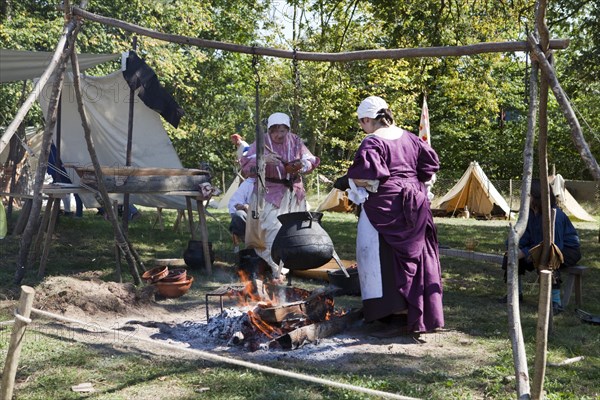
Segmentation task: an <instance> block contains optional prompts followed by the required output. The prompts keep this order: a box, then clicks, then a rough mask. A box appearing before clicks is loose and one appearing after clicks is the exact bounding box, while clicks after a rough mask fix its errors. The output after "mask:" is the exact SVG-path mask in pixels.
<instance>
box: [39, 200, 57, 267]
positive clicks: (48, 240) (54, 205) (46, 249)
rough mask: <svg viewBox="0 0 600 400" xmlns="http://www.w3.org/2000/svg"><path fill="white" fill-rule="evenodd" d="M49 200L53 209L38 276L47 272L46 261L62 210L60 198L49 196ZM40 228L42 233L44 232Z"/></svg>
mask: <svg viewBox="0 0 600 400" xmlns="http://www.w3.org/2000/svg"><path fill="white" fill-rule="evenodd" d="M48 202H50V203H52V211H51V214H50V221H49V222H48V229H47V230H46V238H45V239H44V247H43V249H42V258H40V267H39V269H38V278H42V277H43V276H44V274H45V273H46V263H47V262H48V254H49V253H50V246H51V244H52V235H53V234H54V227H55V226H56V221H57V219H58V212H59V211H60V198H58V197H57V198H52V197H51V198H49V199H48ZM42 232H43V231H42V230H41V229H40V234H42Z"/></svg>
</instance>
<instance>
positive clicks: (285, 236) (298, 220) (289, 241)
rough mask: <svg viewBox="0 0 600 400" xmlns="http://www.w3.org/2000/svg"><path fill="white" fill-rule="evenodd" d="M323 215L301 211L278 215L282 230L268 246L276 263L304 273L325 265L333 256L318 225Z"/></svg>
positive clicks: (327, 236)
mask: <svg viewBox="0 0 600 400" xmlns="http://www.w3.org/2000/svg"><path fill="white" fill-rule="evenodd" d="M322 217H323V214H322V213H318V212H308V211H300V212H293V213H289V214H281V215H279V216H278V217H277V218H278V219H279V221H280V222H281V228H280V229H279V232H277V235H276V236H275V240H273V246H272V247H271V257H273V261H275V263H279V261H280V260H281V261H283V265H284V267H285V268H288V269H292V270H303V269H312V268H318V267H320V266H322V265H325V264H326V263H327V262H328V261H329V260H331V258H332V257H333V242H332V241H331V238H330V237H329V235H328V234H327V232H326V231H325V229H323V227H322V226H321V218H322Z"/></svg>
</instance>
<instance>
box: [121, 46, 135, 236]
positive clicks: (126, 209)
mask: <svg viewBox="0 0 600 400" xmlns="http://www.w3.org/2000/svg"><path fill="white" fill-rule="evenodd" d="M131 49H132V50H133V51H136V50H137V36H134V37H133V41H132V43H131ZM134 96H135V90H133V89H131V88H130V89H129V117H128V121H127V152H126V154H125V166H126V167H131V148H132V147H133V108H134V105H135V98H134ZM122 218H123V219H122V222H121V223H122V224H123V232H124V233H127V232H128V231H129V192H125V194H123V217H122Z"/></svg>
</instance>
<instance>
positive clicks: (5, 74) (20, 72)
mask: <svg viewBox="0 0 600 400" xmlns="http://www.w3.org/2000/svg"><path fill="white" fill-rule="evenodd" d="M53 55H54V53H51V52H47V51H25V50H8V49H0V82H13V81H24V80H28V79H34V78H38V77H40V76H41V75H42V74H43V73H44V71H45V70H46V68H47V67H48V64H49V63H50V60H52V56H53ZM117 57H120V54H78V56H77V58H78V60H79V68H80V69H81V70H82V71H83V70H85V69H88V68H92V67H95V66H96V65H98V64H102V63H104V62H107V61H111V60H114V59H116V58H117ZM67 68H68V70H70V68H71V63H67Z"/></svg>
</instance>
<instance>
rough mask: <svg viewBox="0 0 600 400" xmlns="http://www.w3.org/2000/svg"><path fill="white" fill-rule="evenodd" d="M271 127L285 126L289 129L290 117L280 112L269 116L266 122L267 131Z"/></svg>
mask: <svg viewBox="0 0 600 400" xmlns="http://www.w3.org/2000/svg"><path fill="white" fill-rule="evenodd" d="M273 125H285V126H287V127H288V128H290V127H291V125H290V117H288V115H287V114H284V113H280V112H277V113H273V114H271V115H270V116H269V120H268V121H267V129H269V128H270V127H272V126H273Z"/></svg>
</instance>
